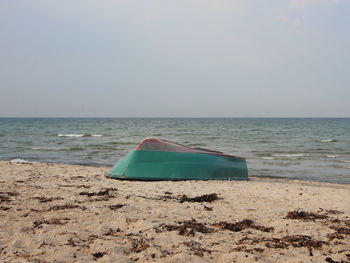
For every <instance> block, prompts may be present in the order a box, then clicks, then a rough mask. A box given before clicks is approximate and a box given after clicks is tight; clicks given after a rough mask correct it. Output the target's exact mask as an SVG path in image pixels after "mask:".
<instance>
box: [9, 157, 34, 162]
mask: <svg viewBox="0 0 350 263" xmlns="http://www.w3.org/2000/svg"><path fill="white" fill-rule="evenodd" d="M10 163H36V162H31V161H27V160H24V159H20V158H16V159H12V160H11V161H10Z"/></svg>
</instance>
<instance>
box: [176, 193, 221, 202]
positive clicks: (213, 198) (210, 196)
mask: <svg viewBox="0 0 350 263" xmlns="http://www.w3.org/2000/svg"><path fill="white" fill-rule="evenodd" d="M219 199H220V198H219V196H218V194H216V193H212V194H205V195H201V196H196V197H188V196H187V195H183V196H181V197H180V199H179V201H180V203H183V202H198V203H201V202H208V203H211V202H214V201H216V200H219Z"/></svg>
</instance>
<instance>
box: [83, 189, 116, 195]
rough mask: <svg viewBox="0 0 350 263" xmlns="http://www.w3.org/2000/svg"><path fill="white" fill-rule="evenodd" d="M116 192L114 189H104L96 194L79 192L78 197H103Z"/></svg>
mask: <svg viewBox="0 0 350 263" xmlns="http://www.w3.org/2000/svg"><path fill="white" fill-rule="evenodd" d="M114 191H118V189H116V188H105V189H103V190H101V191H98V192H80V193H79V195H86V196H89V197H91V196H104V195H107V196H109V195H111V192H114Z"/></svg>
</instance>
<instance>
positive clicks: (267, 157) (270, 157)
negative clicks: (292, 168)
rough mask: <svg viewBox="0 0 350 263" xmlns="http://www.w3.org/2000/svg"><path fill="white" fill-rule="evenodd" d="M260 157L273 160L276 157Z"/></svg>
mask: <svg viewBox="0 0 350 263" xmlns="http://www.w3.org/2000/svg"><path fill="white" fill-rule="evenodd" d="M262 159H263V160H275V159H276V158H275V157H263V158H262Z"/></svg>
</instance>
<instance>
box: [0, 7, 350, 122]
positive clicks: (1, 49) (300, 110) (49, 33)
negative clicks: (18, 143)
mask: <svg viewBox="0 0 350 263" xmlns="http://www.w3.org/2000/svg"><path fill="white" fill-rule="evenodd" d="M16 116H24V117H29V116H43V117H46V116H47V117H152V116H154V117H350V0H275V1H269V0H264V1H261V0H260V1H257V0H256V1H253V0H212V1H210V0H172V1H171V0H138V1H136V0H95V1H92V0H69V1H68V0H59V1H48V0H36V1H34V0H33V1H29V0H0V117H16Z"/></svg>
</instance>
